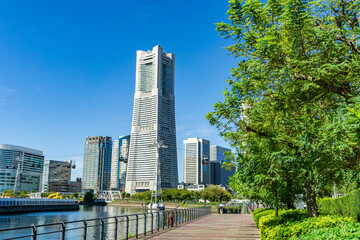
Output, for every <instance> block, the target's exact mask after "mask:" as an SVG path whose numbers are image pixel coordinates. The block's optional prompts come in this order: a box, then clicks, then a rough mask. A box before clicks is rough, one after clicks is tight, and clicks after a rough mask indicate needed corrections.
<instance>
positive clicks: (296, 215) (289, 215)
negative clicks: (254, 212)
mask: <svg viewBox="0 0 360 240" xmlns="http://www.w3.org/2000/svg"><path fill="white" fill-rule="evenodd" d="M306 218H307V211H306V210H280V211H279V215H278V217H275V216H273V215H267V216H263V217H261V218H260V220H259V229H260V235H261V239H273V238H272V237H270V238H268V237H269V236H270V235H274V234H273V231H272V229H273V228H274V227H276V226H278V225H282V224H284V223H292V222H298V221H302V220H304V219H306Z"/></svg>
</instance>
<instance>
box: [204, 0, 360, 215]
mask: <svg viewBox="0 0 360 240" xmlns="http://www.w3.org/2000/svg"><path fill="white" fill-rule="evenodd" d="M229 4H230V5H229V10H228V12H227V14H228V15H229V20H230V22H229V23H224V22H222V23H219V24H217V30H218V31H219V33H220V35H221V36H222V37H224V38H227V39H231V40H233V41H234V44H233V45H231V46H228V47H227V50H228V51H230V53H231V54H233V55H234V56H235V57H237V58H240V61H239V63H238V65H237V67H236V68H234V69H232V76H233V78H232V79H229V80H228V84H229V88H227V89H226V90H225V91H224V101H223V102H219V103H216V104H215V106H214V112H212V113H209V114H208V115H207V118H208V120H209V122H210V124H212V125H215V126H216V127H217V128H218V129H219V131H220V133H221V135H222V136H223V137H224V138H225V139H226V140H227V141H228V142H229V143H230V144H231V145H232V146H233V147H234V148H236V150H237V154H236V155H235V156H234V158H235V159H236V163H237V165H238V168H237V173H236V174H235V176H234V177H233V178H232V187H233V188H235V189H237V190H238V191H240V192H241V194H243V195H244V196H246V197H250V198H252V199H255V200H263V201H268V202H269V203H270V204H272V205H275V206H277V205H279V203H280V202H285V203H287V205H288V207H289V208H291V207H292V205H293V202H294V199H295V193H297V192H299V193H300V192H302V189H305V193H304V194H305V196H306V202H307V209H308V215H309V217H314V216H317V215H318V213H317V206H316V196H317V194H318V193H319V192H321V191H316V190H315V189H324V188H325V186H326V185H327V184H328V183H329V182H341V181H344V176H348V175H349V173H351V174H352V175H351V177H349V179H352V180H354V179H357V180H359V171H358V170H359V158H358V154H359V147H358V146H359V132H360V131H359V129H360V127H359V117H356V113H357V111H358V109H359V99H358V96H359V77H360V64H359V62H360V46H359V34H360V31H359V21H358V13H359V10H360V1H359V0H352V1H349V0H342V1H337V0H316V1H306V0H285V1H280V0H269V1H267V2H266V3H262V2H260V1H258V0H248V1H244V2H242V1H239V0H230V1H229ZM349 179H348V180H349Z"/></svg>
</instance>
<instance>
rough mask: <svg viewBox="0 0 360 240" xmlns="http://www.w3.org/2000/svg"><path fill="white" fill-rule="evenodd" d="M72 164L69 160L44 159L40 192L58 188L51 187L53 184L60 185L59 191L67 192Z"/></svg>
mask: <svg viewBox="0 0 360 240" xmlns="http://www.w3.org/2000/svg"><path fill="white" fill-rule="evenodd" d="M72 166H73V164H72V161H71V160H66V161H56V160H45V161H44V170H43V175H42V186H41V192H52V191H54V192H55V191H57V190H59V189H58V188H57V189H54V188H52V186H54V185H55V184H56V186H60V190H59V191H60V192H69V191H70V188H69V184H70V179H71V169H72ZM61 188H62V189H61Z"/></svg>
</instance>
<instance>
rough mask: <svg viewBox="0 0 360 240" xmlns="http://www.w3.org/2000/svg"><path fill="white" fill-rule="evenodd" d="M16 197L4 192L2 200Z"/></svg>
mask: <svg viewBox="0 0 360 240" xmlns="http://www.w3.org/2000/svg"><path fill="white" fill-rule="evenodd" d="M14 197H15V196H14V195H12V194H11V193H8V192H5V191H4V192H3V194H2V198H14Z"/></svg>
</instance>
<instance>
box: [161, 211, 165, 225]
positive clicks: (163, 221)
mask: <svg viewBox="0 0 360 240" xmlns="http://www.w3.org/2000/svg"><path fill="white" fill-rule="evenodd" d="M162 216H163V219H162V221H161V222H162V229H163V230H164V229H165V211H162Z"/></svg>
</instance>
